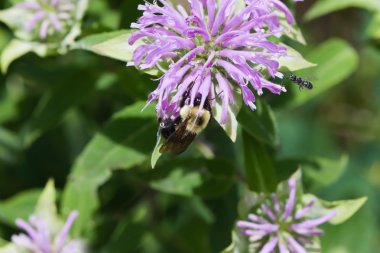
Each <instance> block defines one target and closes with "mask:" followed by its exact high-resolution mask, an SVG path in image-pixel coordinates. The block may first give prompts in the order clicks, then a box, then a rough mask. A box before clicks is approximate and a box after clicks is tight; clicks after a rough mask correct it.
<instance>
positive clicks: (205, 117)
mask: <svg viewBox="0 0 380 253" xmlns="http://www.w3.org/2000/svg"><path fill="white" fill-rule="evenodd" d="M198 111H199V107H198V106H194V107H190V106H188V105H185V106H184V107H182V108H181V111H180V115H181V119H182V121H184V120H187V125H186V130H187V131H189V132H191V133H195V134H199V133H200V132H201V131H202V130H203V129H205V128H206V126H207V124H208V122H209V121H210V118H211V113H210V112H209V111H208V110H206V109H203V110H202V111H203V113H202V114H201V115H199V116H198Z"/></svg>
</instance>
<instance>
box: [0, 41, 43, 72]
mask: <svg viewBox="0 0 380 253" xmlns="http://www.w3.org/2000/svg"><path fill="white" fill-rule="evenodd" d="M47 50H48V49H47V46H45V45H43V44H39V43H35V42H29V41H23V40H18V39H13V40H11V41H10V42H9V44H8V45H7V46H6V47H5V48H4V49H3V51H2V53H1V56H0V65H1V71H2V72H3V73H6V72H7V70H8V67H9V65H10V64H11V63H12V62H13V61H15V60H16V59H18V58H20V57H21V56H23V55H25V54H27V53H30V52H35V53H36V54H38V55H40V56H44V55H46V54H47Z"/></svg>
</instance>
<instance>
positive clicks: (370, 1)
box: [305, 0, 380, 20]
mask: <svg viewBox="0 0 380 253" xmlns="http://www.w3.org/2000/svg"><path fill="white" fill-rule="evenodd" d="M350 7H357V8H364V9H367V10H369V11H380V2H379V1H378V0H344V1H342V0H319V1H317V2H316V3H315V4H314V5H313V6H312V7H311V8H310V9H309V10H308V11H307V13H306V14H305V19H306V20H312V19H315V18H317V17H320V16H323V15H326V14H329V13H331V12H334V11H338V10H342V9H345V8H350Z"/></svg>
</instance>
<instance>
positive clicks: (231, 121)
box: [212, 92, 242, 142]
mask: <svg viewBox="0 0 380 253" xmlns="http://www.w3.org/2000/svg"><path fill="white" fill-rule="evenodd" d="M235 99H236V102H235V104H229V105H228V120H227V122H226V123H225V124H221V120H222V102H221V100H220V99H219V98H218V99H216V104H215V106H214V107H213V108H212V115H213V116H214V119H215V120H216V122H218V123H219V125H220V126H221V127H222V128H223V130H224V132H225V133H226V134H227V136H228V137H229V138H230V139H231V141H232V142H235V141H236V136H237V127H238V122H237V120H236V115H237V114H238V113H239V111H240V108H241V105H242V101H241V94H237V93H236V92H235Z"/></svg>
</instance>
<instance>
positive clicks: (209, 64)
mask: <svg viewBox="0 0 380 253" xmlns="http://www.w3.org/2000/svg"><path fill="white" fill-rule="evenodd" d="M158 2H159V3H157V1H154V3H153V4H150V3H148V2H145V5H139V7H138V8H139V10H142V11H143V15H142V17H140V18H139V19H138V22H137V23H133V24H132V25H131V27H132V28H135V29H137V31H135V32H134V33H133V34H132V35H131V37H130V38H129V43H130V44H131V45H132V44H134V43H135V42H136V41H137V40H141V42H142V43H141V44H139V46H138V47H137V48H136V49H135V51H134V53H133V62H129V63H128V65H129V66H136V67H138V68H139V69H142V70H144V69H151V68H158V69H161V70H164V71H166V72H165V73H164V74H163V75H162V76H161V77H160V83H159V85H158V87H157V89H156V90H155V91H153V92H152V93H151V94H150V96H149V98H148V104H149V103H151V102H152V101H158V104H157V112H158V114H159V115H168V114H170V113H171V112H177V111H178V110H176V109H173V106H174V107H178V105H179V103H180V102H181V100H182V99H183V96H184V94H185V92H188V93H186V94H189V96H188V98H189V99H187V101H186V103H187V104H189V105H191V106H193V105H194V100H195V98H196V97H199V95H201V98H202V99H201V102H200V109H202V108H203V106H204V104H205V100H206V99H209V100H210V104H211V106H212V107H213V106H215V104H216V100H217V99H216V97H218V99H219V98H220V100H221V105H222V116H221V119H220V123H221V124H224V123H226V122H227V120H228V117H229V116H228V107H229V105H230V104H233V103H235V102H236V98H235V95H234V94H235V91H237V92H239V93H241V94H242V96H243V100H244V102H245V104H246V105H248V106H249V107H250V108H251V109H252V110H254V109H255V108H256V107H255V104H254V102H255V95H254V93H253V91H254V90H255V91H256V93H257V94H258V95H261V94H263V92H264V90H265V89H266V90H269V91H270V92H272V93H275V94H280V93H281V92H284V91H286V90H285V88H284V87H282V86H281V85H278V84H275V83H272V82H270V81H268V80H266V78H265V77H264V76H263V74H262V73H261V71H264V70H266V71H267V73H268V74H269V75H270V76H271V77H276V76H277V77H280V78H281V77H282V74H281V73H279V72H278V68H279V62H278V59H279V58H280V57H281V56H286V55H287V51H286V48H285V47H284V46H281V45H279V44H278V43H276V42H273V41H272V40H270V38H271V37H281V36H282V35H283V34H284V33H286V32H288V31H287V30H286V28H285V26H283V25H282V24H284V23H283V22H287V23H289V24H292V23H293V22H294V18H293V16H292V14H291V12H290V11H289V9H288V8H287V7H286V5H284V4H283V3H282V2H281V1H280V0H246V1H245V3H244V2H242V1H238V0H220V1H216V0H208V1H206V0H188V2H189V8H186V7H187V6H182V5H180V4H179V5H177V6H176V7H174V6H172V5H171V4H170V3H169V2H167V1H165V0H159V1H158ZM242 3H244V4H242ZM164 66H168V67H166V68H165V67H164ZM239 90H240V91H239ZM167 109H169V110H170V113H168V112H167V111H166V110H167ZM199 112H200V113H201V112H202V110H199Z"/></svg>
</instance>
